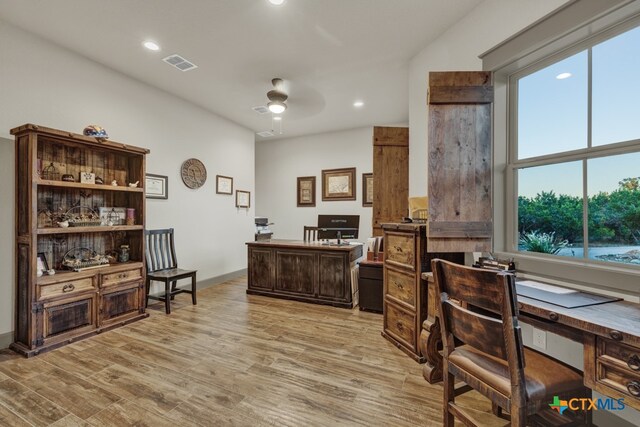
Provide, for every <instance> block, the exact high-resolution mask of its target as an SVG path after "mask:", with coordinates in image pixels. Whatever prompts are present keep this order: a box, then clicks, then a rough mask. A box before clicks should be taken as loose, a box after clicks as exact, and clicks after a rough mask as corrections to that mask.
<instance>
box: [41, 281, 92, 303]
mask: <svg viewBox="0 0 640 427" xmlns="http://www.w3.org/2000/svg"><path fill="white" fill-rule="evenodd" d="M93 290H95V285H94V278H93V277H85V278H83V279H76V280H65V281H60V282H56V283H49V284H45V285H39V286H38V300H44V299H51V298H57V297H61V296H68V295H75V294H78V293H80V292H84V291H93Z"/></svg>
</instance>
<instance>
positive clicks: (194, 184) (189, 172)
mask: <svg viewBox="0 0 640 427" xmlns="http://www.w3.org/2000/svg"><path fill="white" fill-rule="evenodd" d="M180 175H182V182H184V185H186V186H187V187H189V188H200V187H202V186H203V185H204V183H205V181H206V180H207V169H206V168H205V167H204V165H203V164H202V162H201V161H200V160H198V159H188V160H185V161H184V163H182V167H181V168H180Z"/></svg>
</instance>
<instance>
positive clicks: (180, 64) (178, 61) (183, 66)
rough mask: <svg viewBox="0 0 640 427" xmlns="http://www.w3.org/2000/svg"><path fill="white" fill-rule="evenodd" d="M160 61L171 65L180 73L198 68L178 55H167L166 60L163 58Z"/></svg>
mask: <svg viewBox="0 0 640 427" xmlns="http://www.w3.org/2000/svg"><path fill="white" fill-rule="evenodd" d="M162 60H163V61H164V62H166V63H167V64H169V65H173V66H174V67H176V68H177V69H178V70H180V71H189V70H193V69H194V68H198V66H197V65H196V64H194V63H193V62H190V61H187V60H186V59H184V58H183V57H182V56H180V55H169V56H167V57H166V58H163V59H162Z"/></svg>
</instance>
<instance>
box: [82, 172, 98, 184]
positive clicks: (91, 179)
mask: <svg viewBox="0 0 640 427" xmlns="http://www.w3.org/2000/svg"><path fill="white" fill-rule="evenodd" d="M80 183H81V184H95V183H96V174H95V173H93V172H80Z"/></svg>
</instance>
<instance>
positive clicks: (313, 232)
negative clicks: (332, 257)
mask: <svg viewBox="0 0 640 427" xmlns="http://www.w3.org/2000/svg"><path fill="white" fill-rule="evenodd" d="M303 240H304V241H305V242H315V241H317V240H318V227H310V226H308V225H305V226H304V237H303Z"/></svg>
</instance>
